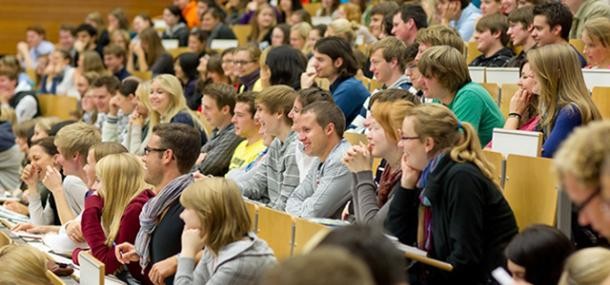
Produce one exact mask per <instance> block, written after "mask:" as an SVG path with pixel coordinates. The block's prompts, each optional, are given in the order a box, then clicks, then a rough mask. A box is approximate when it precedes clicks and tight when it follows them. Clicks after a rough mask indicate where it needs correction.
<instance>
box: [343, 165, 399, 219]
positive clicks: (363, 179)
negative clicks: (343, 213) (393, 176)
mask: <svg viewBox="0 0 610 285" xmlns="http://www.w3.org/2000/svg"><path fill="white" fill-rule="evenodd" d="M353 181H354V185H355V187H353V188H352V202H353V206H354V215H355V216H356V222H357V223H360V224H367V225H375V226H383V223H384V221H385V218H386V217H387V215H388V210H389V209H390V204H391V201H392V198H394V193H396V189H397V188H399V187H400V180H398V182H397V183H396V184H395V185H392V192H390V195H389V197H388V201H387V202H386V203H385V204H383V206H381V207H379V205H378V203H377V187H376V186H375V182H374V180H373V173H372V172H371V171H361V172H357V173H354V174H353Z"/></svg>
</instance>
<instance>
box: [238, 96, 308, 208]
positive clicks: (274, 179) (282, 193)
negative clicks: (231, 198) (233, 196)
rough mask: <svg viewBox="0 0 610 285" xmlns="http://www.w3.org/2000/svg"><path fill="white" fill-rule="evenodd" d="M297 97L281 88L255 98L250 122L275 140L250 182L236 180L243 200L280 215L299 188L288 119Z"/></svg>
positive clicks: (294, 134) (297, 168) (294, 141)
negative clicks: (253, 122) (262, 204)
mask: <svg viewBox="0 0 610 285" xmlns="http://www.w3.org/2000/svg"><path fill="white" fill-rule="evenodd" d="M296 97H297V93H296V92H295V91H294V90H292V88H290V87H288V86H285V85H277V86H271V87H268V88H266V89H265V90H263V91H262V92H261V93H260V94H259V95H258V96H257V98H256V114H255V115H254V118H255V119H256V120H258V122H259V123H260V125H261V129H262V132H263V133H264V135H266V136H274V137H275V139H274V140H273V142H272V143H271V145H269V149H268V151H267V157H266V159H265V160H264V162H263V164H262V165H260V166H259V167H258V168H257V169H256V170H255V171H256V172H255V173H253V175H252V176H251V177H253V178H251V179H247V180H245V179H238V180H237V181H236V183H237V184H238V185H239V187H240V189H241V191H242V193H243V194H244V196H246V197H248V198H249V199H252V200H256V201H260V202H263V203H266V204H267V205H268V206H269V207H271V208H274V209H277V210H281V211H284V209H285V207H286V201H287V200H288V197H289V196H290V194H292V191H293V190H294V188H296V187H297V186H298V184H299V167H298V166H297V163H296V160H295V156H294V152H295V150H296V145H295V144H296V137H297V135H296V133H295V132H293V131H292V129H291V128H292V119H290V118H289V117H288V113H289V112H290V109H292V104H293V102H294V99H295V98H296Z"/></svg>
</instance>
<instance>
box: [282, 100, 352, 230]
mask: <svg viewBox="0 0 610 285" xmlns="http://www.w3.org/2000/svg"><path fill="white" fill-rule="evenodd" d="M296 129H297V133H298V137H299V141H301V142H302V143H303V152H305V153H306V154H307V155H309V156H313V157H315V158H316V159H315V160H314V162H313V166H312V167H311V168H310V169H309V170H308V172H307V176H306V177H305V180H304V181H302V182H301V183H300V184H299V186H297V187H296V189H294V191H293V192H292V194H291V195H290V197H289V198H288V201H287V202H286V212H288V213H289V214H292V215H295V216H299V217H307V218H339V217H340V214H341V210H342V209H343V206H345V203H347V201H348V200H349V199H350V198H351V192H350V191H349V189H350V185H351V182H352V177H351V175H350V172H349V170H348V169H347V167H345V165H343V163H341V159H342V158H343V156H344V155H345V152H346V151H347V150H348V148H349V147H350V144H349V143H348V142H347V141H346V140H344V139H343V132H344V130H345V117H344V116H343V113H342V112H341V110H340V109H339V108H338V107H337V106H335V105H333V104H328V103H326V102H316V103H312V104H310V105H307V107H305V108H303V110H302V111H301V114H300V115H299V120H298V122H297V125H296Z"/></svg>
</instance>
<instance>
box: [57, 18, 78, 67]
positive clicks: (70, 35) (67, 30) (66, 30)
mask: <svg viewBox="0 0 610 285" xmlns="http://www.w3.org/2000/svg"><path fill="white" fill-rule="evenodd" d="M75 41H76V27H75V26H72V25H67V24H63V25H61V26H59V40H58V42H57V47H58V48H60V49H63V50H67V51H68V52H69V53H70V64H71V65H72V66H75V65H76V54H77V52H76V49H75V48H74V42H75Z"/></svg>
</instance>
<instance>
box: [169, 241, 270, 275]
mask: <svg viewBox="0 0 610 285" xmlns="http://www.w3.org/2000/svg"><path fill="white" fill-rule="evenodd" d="M276 263H277V261H276V260H275V257H274V256H273V251H272V250H271V249H270V248H269V246H268V245H267V243H266V242H265V241H264V240H261V239H259V238H258V237H256V235H255V234H254V233H249V234H248V237H247V238H245V239H242V240H239V241H236V242H233V243H230V244H228V245H226V246H224V247H222V248H221V249H220V251H219V252H218V256H215V255H214V254H213V253H212V251H210V250H208V249H207V248H206V249H204V250H203V256H202V257H201V261H199V263H198V264H197V267H195V260H194V259H193V258H186V257H179V258H178V270H177V272H176V277H175V278H174V284H175V285H186V284H207V285H213V284H214V285H215V284H218V285H254V284H258V279H259V278H260V276H261V275H262V274H263V273H264V272H265V270H266V269H268V268H269V267H271V266H273V265H275V264H276Z"/></svg>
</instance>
